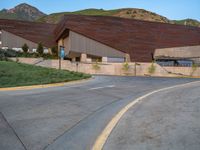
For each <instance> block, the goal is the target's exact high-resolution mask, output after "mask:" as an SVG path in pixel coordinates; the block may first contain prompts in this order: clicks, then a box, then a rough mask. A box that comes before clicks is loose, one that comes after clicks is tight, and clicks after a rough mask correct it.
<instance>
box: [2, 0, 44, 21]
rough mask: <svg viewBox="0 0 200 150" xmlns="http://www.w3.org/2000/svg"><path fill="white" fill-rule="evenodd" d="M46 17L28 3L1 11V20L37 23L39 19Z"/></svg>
mask: <svg viewBox="0 0 200 150" xmlns="http://www.w3.org/2000/svg"><path fill="white" fill-rule="evenodd" d="M43 16H46V14H44V13H43V12H41V11H39V10H38V9H37V8H35V7H33V6H31V5H28V4H26V3H22V4H20V5H17V6H16V7H14V8H12V9H2V10H1V11H0V18H1V19H17V20H27V21H35V20H37V19H38V18H41V17H43Z"/></svg>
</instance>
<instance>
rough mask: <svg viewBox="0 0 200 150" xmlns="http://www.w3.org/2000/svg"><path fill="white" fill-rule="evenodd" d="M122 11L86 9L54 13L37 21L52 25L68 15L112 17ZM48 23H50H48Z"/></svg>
mask: <svg viewBox="0 0 200 150" xmlns="http://www.w3.org/2000/svg"><path fill="white" fill-rule="evenodd" d="M120 10H121V9H115V10H103V9H85V10H80V11H74V12H61V13H53V14H50V15H48V16H44V17H41V18H39V19H38V20H37V21H39V22H46V21H47V20H49V21H50V22H51V23H58V22H59V20H60V19H61V18H62V17H63V16H64V15H67V14H76V15H95V16H112V15H114V14H116V13H117V12H120ZM47 22H48V21H47Z"/></svg>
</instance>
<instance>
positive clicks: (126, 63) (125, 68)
mask: <svg viewBox="0 0 200 150" xmlns="http://www.w3.org/2000/svg"><path fill="white" fill-rule="evenodd" d="M129 68H130V66H129V64H128V62H125V63H123V66H122V69H123V70H124V71H128V70H129Z"/></svg>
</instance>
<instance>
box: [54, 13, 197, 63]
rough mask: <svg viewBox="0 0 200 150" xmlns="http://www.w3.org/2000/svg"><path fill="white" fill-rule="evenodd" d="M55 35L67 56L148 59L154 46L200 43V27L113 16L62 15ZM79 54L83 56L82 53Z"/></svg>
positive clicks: (141, 60) (180, 45) (149, 59)
mask: <svg viewBox="0 0 200 150" xmlns="http://www.w3.org/2000/svg"><path fill="white" fill-rule="evenodd" d="M55 38H56V41H57V42H58V44H59V45H62V46H65V48H66V49H65V50H66V53H67V54H68V56H69V57H78V56H80V54H87V56H88V55H89V57H92V56H99V57H102V58H103V59H104V60H109V58H110V60H117V59H115V58H125V59H126V60H129V59H130V60H131V61H133V62H151V61H152V60H153V54H154V51H155V49H159V48H171V47H183V46H194V45H200V28H198V27H191V26H183V25H173V24H166V23H157V22H149V21H140V20H133V19H124V18H117V17H105V16H81V15H66V16H65V17H64V18H63V20H62V21H61V22H60V23H59V24H58V25H57V27H56V29H55ZM111 51H112V52H111ZM108 52H111V53H108ZM199 55H200V54H199ZM82 57H83V59H85V57H86V55H82ZM120 60H122V59H120Z"/></svg>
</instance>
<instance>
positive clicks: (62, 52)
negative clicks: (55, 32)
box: [59, 46, 65, 69]
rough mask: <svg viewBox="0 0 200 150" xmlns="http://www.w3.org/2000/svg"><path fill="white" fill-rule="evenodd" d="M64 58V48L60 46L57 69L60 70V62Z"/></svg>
mask: <svg viewBox="0 0 200 150" xmlns="http://www.w3.org/2000/svg"><path fill="white" fill-rule="evenodd" d="M64 57H65V47H64V46H60V53H59V69H61V60H62V59H64Z"/></svg>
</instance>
